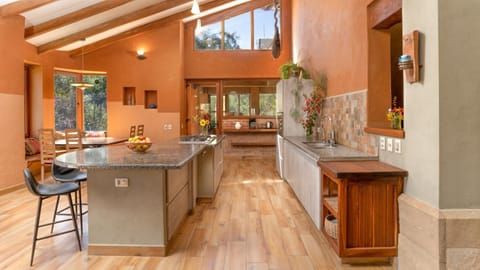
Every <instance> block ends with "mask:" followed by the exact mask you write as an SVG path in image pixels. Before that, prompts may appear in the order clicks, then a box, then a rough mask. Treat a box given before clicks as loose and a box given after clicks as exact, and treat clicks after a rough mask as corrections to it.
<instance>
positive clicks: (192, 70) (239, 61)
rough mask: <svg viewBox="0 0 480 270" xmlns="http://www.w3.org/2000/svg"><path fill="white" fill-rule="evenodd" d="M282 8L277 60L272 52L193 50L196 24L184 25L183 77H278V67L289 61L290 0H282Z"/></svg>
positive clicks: (194, 22) (290, 56)
mask: <svg viewBox="0 0 480 270" xmlns="http://www.w3.org/2000/svg"><path fill="white" fill-rule="evenodd" d="M281 5H282V13H281V16H282V17H281V23H282V24H281V34H280V35H281V38H280V40H281V53H280V57H279V58H277V59H274V58H273V57H272V52H271V51H250V50H245V51H195V50H194V49H193V46H194V40H193V37H194V34H193V32H194V28H195V26H196V21H193V22H190V23H188V24H186V27H185V78H187V79H203V78H215V79H218V78H279V77H280V72H279V71H278V69H279V67H280V66H281V65H283V64H284V63H286V62H288V61H290V60H291V59H292V54H291V42H290V37H291V34H292V29H291V25H290V21H291V0H282V1H281ZM206 20H208V17H207V18H206Z"/></svg>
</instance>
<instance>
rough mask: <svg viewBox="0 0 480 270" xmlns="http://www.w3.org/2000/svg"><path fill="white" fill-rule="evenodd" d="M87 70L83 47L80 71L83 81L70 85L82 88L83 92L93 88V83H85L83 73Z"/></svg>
mask: <svg viewBox="0 0 480 270" xmlns="http://www.w3.org/2000/svg"><path fill="white" fill-rule="evenodd" d="M82 41H85V39H82ZM84 70H85V66H84V53H83V46H82V70H81V71H80V78H81V80H80V81H79V82H73V83H70V85H71V86H73V87H77V88H80V89H82V90H85V89H86V88H88V87H92V86H93V83H89V82H85V81H83V71H84Z"/></svg>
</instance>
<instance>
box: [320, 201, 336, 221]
mask: <svg viewBox="0 0 480 270" xmlns="http://www.w3.org/2000/svg"><path fill="white" fill-rule="evenodd" d="M323 203H324V206H325V207H326V208H327V209H328V210H329V211H330V214H332V215H333V216H335V218H337V219H338V197H327V198H323Z"/></svg>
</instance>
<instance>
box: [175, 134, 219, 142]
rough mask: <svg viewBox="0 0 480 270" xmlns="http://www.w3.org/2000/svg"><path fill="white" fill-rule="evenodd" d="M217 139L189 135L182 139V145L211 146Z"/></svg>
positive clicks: (210, 136)
mask: <svg viewBox="0 0 480 270" xmlns="http://www.w3.org/2000/svg"><path fill="white" fill-rule="evenodd" d="M214 139H215V136H213V135H209V136H201V135H189V136H182V137H180V141H179V143H181V144H209V143H211V142H212V141H213V140H214Z"/></svg>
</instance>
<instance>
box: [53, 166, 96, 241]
mask: <svg viewBox="0 0 480 270" xmlns="http://www.w3.org/2000/svg"><path fill="white" fill-rule="evenodd" d="M52 178H53V179H55V180H56V181H58V182H61V183H76V184H78V186H79V189H78V190H77V191H76V192H75V203H74V204H73V205H74V206H75V214H76V216H77V217H79V218H80V233H81V234H82V235H83V215H85V214H86V213H88V210H85V211H84V209H83V207H84V206H86V205H87V204H86V203H84V202H83V201H82V186H81V183H82V182H85V181H87V173H86V172H83V171H80V170H79V169H73V168H66V167H61V166H58V165H57V164H55V163H53V164H52ZM59 201H60V196H58V197H57V202H56V203H55V211H54V214H53V222H52V228H51V232H53V226H54V224H55V219H56V215H70V214H66V213H64V211H65V210H67V209H68V207H66V208H63V209H61V210H58V203H59Z"/></svg>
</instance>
